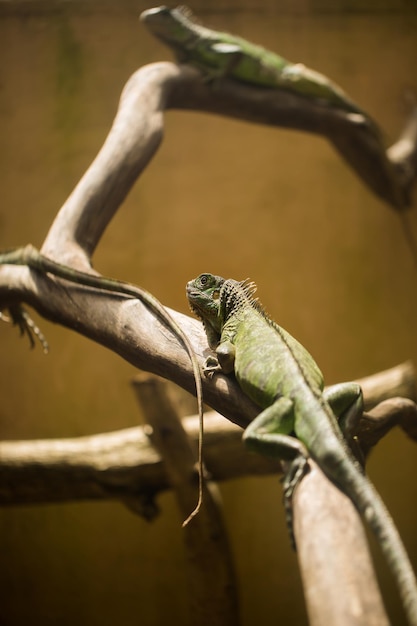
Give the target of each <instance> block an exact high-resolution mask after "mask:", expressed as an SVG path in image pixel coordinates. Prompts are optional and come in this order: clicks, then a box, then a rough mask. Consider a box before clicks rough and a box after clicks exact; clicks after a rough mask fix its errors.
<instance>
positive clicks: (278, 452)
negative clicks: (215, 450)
mask: <svg viewBox="0 0 417 626" xmlns="http://www.w3.org/2000/svg"><path fill="white" fill-rule="evenodd" d="M293 427H294V405H293V403H292V401H291V400H290V399H288V398H283V397H282V398H279V399H278V400H276V402H274V404H272V405H271V406H270V407H268V408H266V409H265V410H264V411H262V413H260V415H258V416H257V417H256V418H255V419H254V420H253V421H252V422H251V423H250V424H249V426H248V427H247V429H246V430H245V432H244V433H243V441H244V442H245V444H246V445H247V446H248V447H249V448H250V449H251V450H254V451H256V452H259V453H260V454H264V455H267V456H272V457H273V458H278V459H281V460H282V461H287V463H286V464H285V473H284V478H283V481H282V484H283V489H284V508H285V517H286V521H287V527H288V532H289V535H290V539H291V542H292V545H293V547H295V539H294V532H293V512H292V511H293V507H292V500H293V495H294V491H295V488H296V487H297V485H298V483H299V482H300V480H301V479H302V477H303V476H304V474H305V473H306V472H307V470H308V451H307V449H306V448H305V446H304V444H302V443H301V441H299V440H298V439H296V438H295V437H292V436H291V435H290V433H291V432H292V431H293Z"/></svg>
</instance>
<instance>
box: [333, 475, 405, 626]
mask: <svg viewBox="0 0 417 626" xmlns="http://www.w3.org/2000/svg"><path fill="white" fill-rule="evenodd" d="M345 471H347V468H346V466H345ZM349 474H350V476H349V480H344V481H343V488H342V490H343V491H344V492H345V493H346V494H347V495H348V496H349V497H350V498H351V500H352V502H353V503H354V504H355V506H356V507H357V509H358V510H359V512H360V513H361V514H362V515H363V517H364V519H365V520H366V521H367V523H368V524H369V527H370V528H371V530H372V532H373V533H374V534H375V536H376V538H377V540H378V543H379V544H380V545H381V550H382V553H383V555H384V557H385V559H386V561H387V563H388V566H389V568H390V569H391V572H392V574H393V576H394V578H395V581H396V584H397V587H398V591H399V594H400V597H401V600H402V602H403V606H404V611H405V613H406V616H407V620H408V622H409V624H410V626H417V582H416V577H415V574H414V571H413V568H412V565H411V563H410V560H409V557H408V554H407V552H406V550H405V548H404V545H403V542H402V540H401V537H400V535H399V533H398V530H397V528H396V526H395V524H394V521H393V519H392V517H391V515H390V513H389V512H388V510H387V508H386V506H385V504H384V502H383V501H382V499H381V496H380V495H379V493H378V492H377V490H376V489H375V487H374V486H373V484H372V483H371V482H370V481H369V479H368V478H365V477H364V475H363V474H362V473H361V471H360V470H359V469H358V468H357V467H356V465H355V464H353V463H352V465H351V467H350V471H349ZM330 478H331V477H330Z"/></svg>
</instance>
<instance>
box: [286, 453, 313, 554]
mask: <svg viewBox="0 0 417 626" xmlns="http://www.w3.org/2000/svg"><path fill="white" fill-rule="evenodd" d="M309 469H310V468H309V465H308V459H307V458H306V457H305V456H303V455H302V454H300V455H298V456H297V457H295V458H294V459H293V460H292V461H289V462H287V463H285V470H284V472H285V473H284V475H283V477H282V487H283V490H284V498H283V500H284V509H285V519H286V522H287V528H288V533H289V535H290V540H291V544H292V546H293V548H294V550H295V549H296V543H295V536H294V523H293V520H294V515H293V497H294V492H295V489H296V487H297V486H298V484H299V483H300V482H301V480H302V479H303V477H304V476H305V475H306V474H307V472H308V471H309Z"/></svg>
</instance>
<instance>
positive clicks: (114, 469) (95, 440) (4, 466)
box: [0, 363, 417, 518]
mask: <svg viewBox="0 0 417 626" xmlns="http://www.w3.org/2000/svg"><path fill="white" fill-rule="evenodd" d="M411 371H412V370H411V367H410V364H407V363H406V364H403V365H400V366H398V367H397V368H393V369H392V370H387V372H382V373H380V374H377V375H375V376H374V377H368V378H367V379H363V389H364V394H365V400H366V401H367V404H368V405H370V404H376V403H378V396H377V395H376V389H378V387H379V385H378V383H377V382H375V381H376V380H378V379H379V380H383V381H385V382H384V384H385V387H384V389H383V392H381V396H380V397H385V393H386V390H387V388H388V389H390V390H391V392H392V395H396V394H397V392H398V390H399V389H401V391H402V393H403V394H404V395H406V396H408V397H409V398H414V397H415V384H414V381H413V379H412V377H411V374H410V372H411ZM405 381H408V382H407V385H405ZM360 382H361V381H360ZM368 389H369V391H370V393H371V394H372V395H369V394H368ZM370 398H372V399H371V400H370ZM413 404H414V403H413V402H410V401H409V402H407V401H406V400H403V401H393V400H391V401H385V402H383V403H382V404H380V405H379V406H377V407H375V408H374V409H372V410H371V411H370V412H369V413H368V414H367V415H366V422H365V424H366V426H364V428H363V430H364V431H366V432H365V435H364V437H365V442H366V445H367V446H368V447H369V446H370V445H372V443H371V442H372V440H374V441H377V440H378V437H379V436H380V435H379V433H380V429H381V428H383V429H384V433H386V432H387V430H388V424H389V427H391V428H392V427H393V426H395V425H397V424H398V423H400V422H401V425H402V427H403V428H404V429H405V430H406V432H407V434H408V435H409V436H410V437H412V438H416V419H417V418H416V410H415V405H414V413H413V409H412V408H410V405H411V406H412V405H413ZM375 416H376V417H375ZM183 424H184V427H185V429H186V431H187V434H188V436H189V437H190V439H191V441H192V442H194V443H193V445H194V446H196V445H197V440H198V418H197V417H196V416H192V417H187V418H185V419H184V421H183ZM380 425H382V426H380ZM374 433H375V434H374ZM241 438H242V429H241V428H240V427H239V426H236V425H234V424H232V423H231V422H230V421H228V420H225V419H224V418H223V417H222V416H221V415H219V414H217V413H215V412H213V411H208V412H206V414H205V436H204V460H205V465H206V469H207V472H208V475H209V476H210V477H211V479H212V480H213V481H215V482H218V481H222V480H228V479H231V478H237V477H239V476H245V475H261V474H271V473H275V472H280V471H281V466H280V463H278V462H273V461H271V460H270V459H266V458H263V457H261V456H260V455H256V454H250V453H248V452H246V450H245V449H244V447H243V446H242V442H241ZM171 484H172V481H170V479H169V477H168V475H167V472H166V470H165V468H164V465H163V462H162V459H161V456H160V454H159V453H158V452H157V450H155V448H154V446H153V445H152V443H151V441H150V439H149V436H148V435H147V429H146V427H144V428H143V427H137V428H130V429H126V430H121V431H116V432H112V433H104V434H99V435H94V436H88V437H78V438H74V439H58V440H53V439H47V440H37V441H3V442H0V505H1V506H8V505H16V504H41V503H48V502H68V501H71V500H87V499H88V500H106V499H119V500H122V501H124V502H125V504H126V505H127V506H129V507H130V508H133V509H135V511H136V512H139V513H140V514H141V515H144V516H145V517H147V518H152V517H153V516H155V515H156V513H157V508H156V506H155V504H154V496H155V494H158V493H159V492H160V491H163V490H166V489H169V488H170V487H171ZM186 506H187V507H188V506H190V503H189V502H188V501H187V505H186ZM187 511H188V508H187ZM188 512H189V511H188Z"/></svg>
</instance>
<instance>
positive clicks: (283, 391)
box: [187, 274, 417, 626]
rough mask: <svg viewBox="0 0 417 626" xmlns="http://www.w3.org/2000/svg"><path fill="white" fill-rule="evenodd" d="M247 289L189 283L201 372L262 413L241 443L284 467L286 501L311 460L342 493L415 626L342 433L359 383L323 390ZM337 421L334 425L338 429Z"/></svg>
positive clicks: (219, 282) (313, 369)
mask: <svg viewBox="0 0 417 626" xmlns="http://www.w3.org/2000/svg"><path fill="white" fill-rule="evenodd" d="M255 289H256V288H255V285H254V284H253V283H250V282H247V281H243V282H238V281H236V280H232V279H227V280H225V279H224V278H221V277H220V276H213V275H212V274H201V275H200V276H199V277H198V278H196V279H194V280H192V281H190V282H189V283H188V284H187V297H188V301H189V303H190V307H191V309H192V311H193V312H194V313H195V314H196V315H197V316H198V317H199V318H200V319H201V320H202V321H203V324H204V328H205V331H206V334H207V339H208V343H209V345H210V347H211V348H212V349H213V350H215V351H216V358H214V357H209V358H208V359H207V362H206V369H205V373H206V375H208V376H211V375H213V374H215V373H216V372H223V373H225V374H229V373H232V372H234V374H235V376H236V379H237V382H238V384H239V386H240V387H241V389H242V391H243V392H244V393H245V394H246V395H248V396H249V397H250V398H251V399H252V400H253V401H254V402H255V403H256V404H257V405H258V406H259V407H260V409H261V413H260V414H259V416H258V417H256V418H255V419H254V420H253V422H252V423H251V424H250V425H249V426H248V428H247V429H246V431H245V433H244V436H243V437H244V441H245V442H246V444H247V445H248V446H249V447H250V448H252V449H254V450H256V451H258V452H260V453H262V454H266V455H270V456H272V457H275V458H280V459H283V460H287V461H289V462H290V470H289V474H288V475H287V480H286V483H285V485H286V492H287V493H286V496H287V497H291V495H292V492H293V490H294V488H295V486H296V484H297V482H298V480H300V478H301V477H302V475H303V474H304V472H305V471H306V469H307V462H308V458H309V456H311V458H312V459H314V460H315V461H316V463H317V464H318V465H319V466H320V468H321V469H322V470H323V472H324V473H325V474H326V476H327V477H328V478H329V479H330V480H331V481H332V482H333V483H334V484H336V485H337V486H338V487H339V488H340V489H341V490H342V491H343V492H344V493H346V494H347V495H348V496H349V497H350V498H351V500H352V502H353V503H354V505H355V506H356V508H357V509H358V510H359V512H360V513H361V514H362V515H363V517H364V518H365V520H366V521H367V522H368V523H369V526H370V527H371V529H372V531H373V532H374V533H375V536H376V538H377V540H378V542H379V543H380V545H381V549H382V551H383V553H384V555H385V558H386V560H387V562H388V564H389V566H390V568H391V569H392V571H393V574H394V576H395V579H396V582H397V585H398V589H399V592H400V595H401V598H402V601H403V604H404V608H405V612H406V614H407V618H408V621H409V623H410V625H412V626H416V625H417V586H416V579H415V576H414V572H413V569H412V566H411V564H410V561H409V558H408V556H407V553H406V551H405V548H404V546H403V544H402V541H401V538H400V536H399V534H398V531H397V529H396V527H395V525H394V522H393V521H392V519H391V517H390V515H389V513H388V511H387V510H386V508H385V505H384V504H383V502H382V500H381V498H380V496H379V495H378V493H377V492H376V490H375V488H374V487H373V486H372V484H371V483H370V482H369V480H368V479H367V478H366V477H365V475H364V473H363V470H362V467H361V465H360V464H359V462H358V461H357V460H356V458H355V456H354V455H353V453H352V451H351V449H350V448H349V446H348V445H347V442H346V439H345V437H344V435H343V432H342V431H344V432H345V434H346V435H349V432H352V428H353V425H354V423H355V420H356V418H357V417H359V416H360V414H361V410H362V393H361V389H360V387H359V385H357V384H355V383H345V384H340V385H335V386H333V387H330V388H328V389H326V390H324V387H323V377H322V374H321V372H320V370H319V368H318V366H317V365H316V363H315V361H314V360H313V358H312V357H311V355H310V354H309V353H308V352H307V350H306V349H305V348H304V347H303V346H301V344H299V343H298V342H297V341H296V340H295V339H294V338H293V337H292V336H291V335H289V334H288V333H287V332H286V331H285V330H283V329H282V328H281V327H280V326H278V325H277V324H276V323H275V322H273V321H272V320H271V319H270V318H269V317H268V316H267V314H266V313H265V311H264V310H263V308H262V306H261V305H260V304H259V302H258V300H256V299H255V298H254V291H255ZM338 421H339V423H338Z"/></svg>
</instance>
